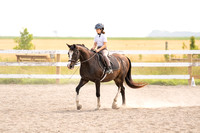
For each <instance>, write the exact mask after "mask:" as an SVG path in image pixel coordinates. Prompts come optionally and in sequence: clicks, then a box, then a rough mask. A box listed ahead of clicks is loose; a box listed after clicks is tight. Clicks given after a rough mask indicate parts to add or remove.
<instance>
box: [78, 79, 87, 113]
mask: <svg viewBox="0 0 200 133" xmlns="http://www.w3.org/2000/svg"><path fill="white" fill-rule="evenodd" d="M87 82H88V80H84V79H81V80H80V82H79V84H78V86H77V87H76V93H77V95H76V107H77V110H80V109H81V108H82V105H81V104H79V91H80V88H81V87H82V86H84V85H85V84H86V83H87Z"/></svg>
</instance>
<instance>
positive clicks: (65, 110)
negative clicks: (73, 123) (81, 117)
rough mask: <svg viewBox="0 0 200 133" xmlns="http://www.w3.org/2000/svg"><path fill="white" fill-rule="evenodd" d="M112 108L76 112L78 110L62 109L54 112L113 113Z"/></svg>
mask: <svg viewBox="0 0 200 133" xmlns="http://www.w3.org/2000/svg"><path fill="white" fill-rule="evenodd" d="M111 110H113V109H112V108H102V109H99V110H97V109H88V110H76V109H71V110H70V109H62V110H56V111H53V112H54V113H91V112H98V111H111Z"/></svg>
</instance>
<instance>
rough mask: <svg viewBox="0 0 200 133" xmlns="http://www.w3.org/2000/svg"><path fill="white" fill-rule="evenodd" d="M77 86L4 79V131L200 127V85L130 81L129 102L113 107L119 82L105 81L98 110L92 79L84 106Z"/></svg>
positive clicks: (0, 103) (0, 106) (0, 102)
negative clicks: (136, 86)
mask: <svg viewBox="0 0 200 133" xmlns="http://www.w3.org/2000/svg"><path fill="white" fill-rule="evenodd" d="M75 87H76V85H74V84H71V85H0V132H1V133H19V132H22V133H24V132H26V133H35V132H43V133H44V132H46V133H58V132H64V133H66V132H148V133H149V132H159V133H160V132H193V133H194V132H195V133H198V132H200V126H199V125H200V86H197V87H189V86H146V87H144V88H141V89H137V90H136V89H135V90H134V89H131V88H129V87H126V103H127V106H126V107H123V108H120V109H117V110H114V109H112V108H111V106H112V102H113V99H114V97H115V95H116V93H117V87H116V86H115V85H102V86H101V105H102V107H101V109H100V110H95V108H96V104H97V99H96V96H95V85H91V84H88V85H85V86H84V87H83V88H81V92H80V97H79V99H80V103H81V104H82V106H83V108H82V110H81V111H77V110H76V104H75V96H76V93H75ZM118 104H119V106H120V105H121V95H120V96H119V97H118Z"/></svg>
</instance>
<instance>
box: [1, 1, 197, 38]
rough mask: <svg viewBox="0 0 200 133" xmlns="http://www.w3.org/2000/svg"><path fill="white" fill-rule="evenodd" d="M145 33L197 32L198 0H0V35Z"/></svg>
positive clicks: (137, 34) (78, 35)
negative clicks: (99, 29) (102, 29)
mask: <svg viewBox="0 0 200 133" xmlns="http://www.w3.org/2000/svg"><path fill="white" fill-rule="evenodd" d="M97 23H103V24H104V26H105V32H106V35H107V36H108V37H146V36H148V34H149V33H150V32H151V31H152V30H162V31H170V32H174V31H190V32H200V0H0V36H19V35H20V31H22V30H23V28H27V29H28V31H29V32H30V33H31V34H33V35H34V36H59V37H93V36H95V35H96V31H95V29H94V26H95V24H97Z"/></svg>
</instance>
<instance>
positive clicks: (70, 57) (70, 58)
mask: <svg viewBox="0 0 200 133" xmlns="http://www.w3.org/2000/svg"><path fill="white" fill-rule="evenodd" d="M73 53H74V52H73V51H72V50H69V63H68V65H67V67H68V68H69V69H72V66H71V60H72V55H73Z"/></svg>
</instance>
